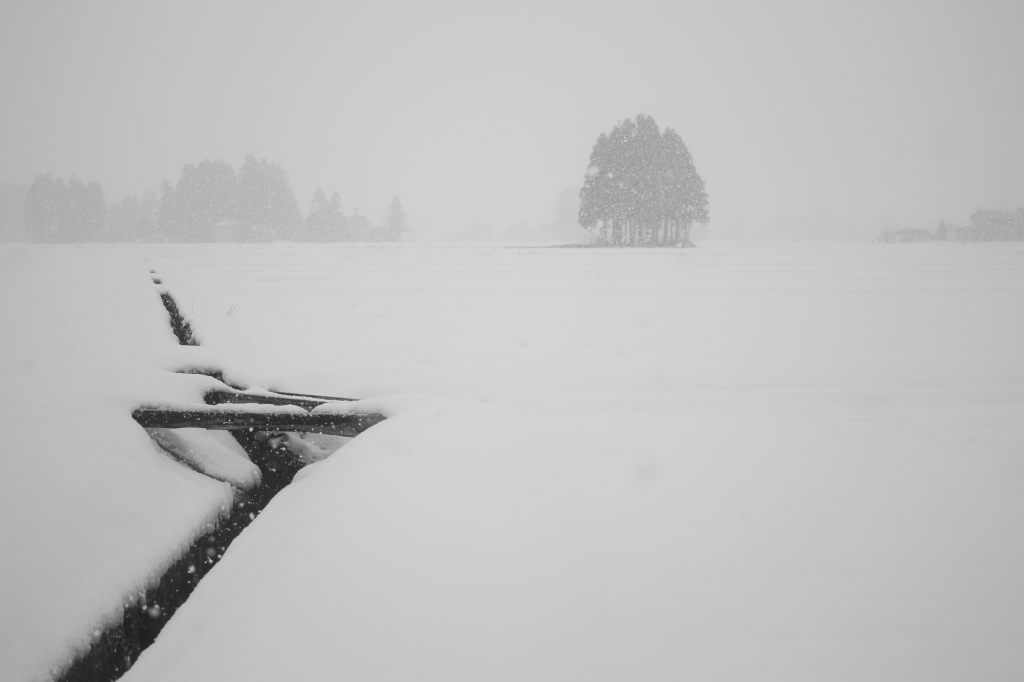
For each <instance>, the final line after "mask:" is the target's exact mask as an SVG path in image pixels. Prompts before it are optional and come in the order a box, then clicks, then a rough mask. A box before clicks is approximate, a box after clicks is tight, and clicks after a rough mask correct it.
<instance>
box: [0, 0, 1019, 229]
mask: <svg viewBox="0 0 1024 682" xmlns="http://www.w3.org/2000/svg"><path fill="white" fill-rule="evenodd" d="M1022 22H1024V4H1021V3H1019V2H1010V1H1004V2H987V3H978V2H929V3H925V2H910V1H907V0H903V1H901V2H885V3H882V2H869V3H864V2H861V3H850V4H848V5H847V6H846V7H835V6H830V7H823V6H821V5H819V4H817V3H810V2H795V1H788V2H780V3H774V4H772V5H770V6H769V5H763V4H760V3H721V2H714V3H712V2H697V3H669V2H665V3H658V2H642V3H630V4H629V5H628V6H626V5H621V4H610V3H609V4H606V5H597V4H594V3H582V2H579V3H558V4H557V5H554V6H552V5H551V4H550V3H540V2H523V3H515V4H508V5H481V4H479V3H468V2H466V3H430V4H422V3H396V2H377V3H369V2H367V3H344V4H343V5H336V4H334V3H326V2H321V3H288V4H287V5H285V4H272V3H224V2H218V3H206V2H204V3H195V2H182V3H174V4H172V5H151V4H147V5H143V4H137V5H136V4H126V3H113V2H83V3H64V2H38V3H28V2H12V3H5V4H4V5H3V7H0V64H2V66H0V92H2V93H3V98H4V101H5V106H4V107H2V108H0V149H3V154H0V182H6V183H19V184H25V185H27V184H28V183H29V182H31V180H32V178H33V177H34V176H35V175H36V174H38V173H46V172H50V173H53V174H54V175H59V176H62V177H68V176H70V175H71V174H74V175H77V176H78V177H79V178H82V179H84V180H86V181H91V180H95V181H98V182H99V183H101V184H102V186H103V188H104V190H105V192H106V194H107V199H108V201H115V200H118V199H120V198H121V197H122V196H123V195H125V194H141V193H142V192H144V191H147V190H155V189H157V188H158V187H159V186H160V183H161V182H162V181H164V180H172V181H173V180H174V179H176V178H177V177H178V175H179V174H180V172H181V168H182V166H183V165H184V164H186V163H197V162H199V161H201V160H203V159H206V158H211V159H220V158H223V159H225V160H226V161H227V162H228V163H230V164H232V165H235V166H238V165H239V164H241V163H242V160H243V159H244V157H245V155H246V154H247V153H252V154H254V155H256V156H257V157H260V158H262V157H267V158H269V159H271V160H273V161H276V162H278V163H280V164H281V166H282V167H284V168H285V169H287V170H288V172H289V173H290V175H291V180H292V185H293V187H294V189H295V193H296V197H297V199H298V202H299V204H300V206H301V207H302V209H303V211H305V210H307V209H308V207H309V203H310V198H311V197H312V195H313V192H314V190H315V189H316V188H317V187H318V186H322V187H323V188H324V189H325V190H326V191H327V194H328V196H330V193H331V192H333V191H335V190H337V191H338V192H339V193H340V196H341V202H342V207H343V210H344V211H345V212H346V213H352V212H353V211H354V210H355V209H357V208H358V209H360V211H361V212H362V213H363V214H366V215H368V216H370V218H371V219H373V220H375V221H376V220H379V219H380V218H381V216H382V215H383V214H384V211H385V209H386V207H387V205H388V202H389V201H390V200H391V199H392V197H393V196H394V195H395V194H398V195H399V196H401V197H402V201H403V204H404V206H405V207H406V210H407V212H408V214H409V220H410V227H412V229H414V230H415V231H416V232H417V234H418V235H419V236H420V238H428V239H429V238H433V237H445V236H451V235H453V234H455V233H458V232H460V231H463V230H465V229H466V228H469V227H472V226H481V225H483V226H490V227H491V228H493V229H494V230H504V229H508V228H510V227H514V226H517V225H522V224H523V223H524V221H528V222H529V224H530V225H531V226H537V225H540V224H542V223H544V221H545V220H548V219H549V218H550V212H551V210H552V208H553V206H554V204H555V201H556V198H557V197H558V196H559V194H560V193H562V192H563V191H564V190H566V189H569V188H578V187H579V186H580V185H581V184H582V180H583V172H584V170H585V169H586V165H587V158H588V155H589V153H590V150H591V147H592V146H593V144H594V141H595V139H596V137H597V135H598V134H599V133H601V132H605V131H607V130H608V129H610V128H611V126H612V125H613V124H615V123H616V122H617V121H619V120H622V119H625V118H628V117H631V116H635V115H636V114H637V113H639V112H644V113H648V114H651V115H653V116H655V117H656V118H657V120H658V122H659V123H660V124H661V125H663V126H670V127H672V128H674V129H675V130H676V131H678V132H679V134H680V135H681V137H682V138H683V140H685V142H686V144H687V145H688V146H689V149H690V151H691V153H692V154H693V158H694V161H695V163H696V166H697V168H698V169H699V171H700V173H701V175H702V177H704V179H705V180H706V182H707V188H708V195H709V199H710V207H711V225H710V230H709V231H708V234H709V235H710V236H723V237H728V236H748V237H760V236H765V235H769V234H775V235H796V236H804V237H813V236H823V237H837V236H838V237H849V236H859V237H873V236H875V235H876V234H877V233H878V232H879V230H881V229H886V228H890V227H899V226H913V225H924V226H928V227H932V228H934V226H935V224H936V223H937V222H938V220H939V219H941V218H945V219H947V220H951V221H954V222H956V221H964V220H966V219H967V218H968V217H969V216H970V215H971V214H972V213H973V212H974V211H975V210H977V209H981V208H1005V209H1016V208H1017V207H1019V206H1021V205H1024V126H1021V124H1020V121H1021V120H1024V88H1021V87H1020V85H1019V84H1020V83H1021V82H1024V44H1022V43H1021V41H1020V39H1019V27H1020V26H1021V25H1022Z"/></svg>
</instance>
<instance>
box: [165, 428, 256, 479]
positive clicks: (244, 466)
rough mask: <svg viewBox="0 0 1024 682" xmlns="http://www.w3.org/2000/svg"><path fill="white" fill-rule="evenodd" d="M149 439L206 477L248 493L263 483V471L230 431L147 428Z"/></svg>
mask: <svg viewBox="0 0 1024 682" xmlns="http://www.w3.org/2000/svg"><path fill="white" fill-rule="evenodd" d="M146 431H147V432H148V433H149V437H150V438H152V439H153V440H154V441H155V442H156V443H157V444H158V445H159V446H160V447H162V448H163V449H165V450H167V451H168V452H170V453H171V454H172V455H174V456H176V457H179V458H181V459H182V460H184V461H186V462H188V463H189V464H190V465H192V466H194V467H195V468H196V469H198V470H199V471H201V472H203V473H204V474H206V475H207V476H212V477H213V478H216V479H217V480H219V481H224V482H225V483H230V484H231V485H233V486H235V487H237V488H241V489H242V490H248V489H250V488H253V487H255V486H258V485H259V484H260V470H259V467H257V466H256V465H255V464H253V463H252V462H251V461H250V460H249V455H247V454H246V452H245V450H243V449H242V446H240V445H239V444H238V441H236V440H235V439H234V438H233V437H232V436H231V434H230V433H228V432H227V431H208V430H206V429H146Z"/></svg>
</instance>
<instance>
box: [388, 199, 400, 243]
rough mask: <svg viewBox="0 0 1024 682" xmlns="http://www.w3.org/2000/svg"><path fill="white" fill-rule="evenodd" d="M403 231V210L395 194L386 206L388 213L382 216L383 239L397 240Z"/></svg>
mask: <svg viewBox="0 0 1024 682" xmlns="http://www.w3.org/2000/svg"><path fill="white" fill-rule="evenodd" d="M403 232H405V211H404V210H403V209H402V202H401V201H399V200H398V197H397V196H396V197H395V198H394V199H392V200H391V205H390V206H389V207H388V214H387V216H386V217H385V218H384V239H385V240H390V241H398V240H400V239H401V238H402V233H403Z"/></svg>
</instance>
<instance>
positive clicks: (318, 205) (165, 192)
mask: <svg viewBox="0 0 1024 682" xmlns="http://www.w3.org/2000/svg"><path fill="white" fill-rule="evenodd" d="M24 224H25V228H26V230H27V232H28V236H29V238H30V239H31V240H32V241H36V242H96V241H112V242H130V241H135V242H150V241H169V242H212V241H246V242H265V241H310V242H335V241H394V240H400V239H402V238H403V235H404V234H405V233H406V231H407V228H406V222H405V212H404V210H403V209H402V205H401V202H400V201H399V199H398V197H395V198H394V199H393V200H392V202H391V205H390V206H389V207H388V210H387V214H386V216H385V218H384V223H383V225H379V226H376V225H373V224H372V223H370V221H369V220H367V219H366V218H365V217H363V216H361V215H359V214H358V213H356V214H355V215H352V216H346V215H344V214H343V213H342V211H341V198H340V197H339V195H338V193H337V192H335V193H334V194H333V195H332V197H331V199H330V200H328V199H327V197H326V195H325V193H324V191H323V189H320V188H317V190H316V192H314V194H313V200H312V204H311V205H310V208H309V212H308V213H307V215H306V216H305V217H303V215H302V211H301V210H300V208H299V204H298V202H297V201H296V199H295V194H294V192H293V191H292V188H291V183H290V180H289V178H288V173H287V172H285V170H284V169H283V168H281V167H280V166H279V165H278V164H276V163H272V162H269V161H267V160H266V159H257V158H256V157H255V156H252V155H251V154H250V155H247V156H246V157H245V161H244V162H243V163H242V165H241V167H240V168H239V169H238V171H237V172H236V171H235V169H234V168H232V167H231V165H229V164H228V163H226V162H225V161H211V160H209V159H207V160H205V161H203V162H201V163H199V164H195V165H193V164H188V165H186V166H185V167H184V168H183V169H182V171H181V177H180V178H179V179H178V181H177V183H174V184H172V183H171V182H169V181H165V182H164V183H163V185H162V186H161V188H160V195H159V197H157V195H156V193H155V192H146V193H145V194H144V195H143V196H142V198H141V199H140V198H138V197H135V196H130V197H125V198H123V199H122V200H121V201H118V202H115V203H113V204H110V205H109V206H108V205H107V204H106V200H105V198H104V195H103V190H102V189H101V188H100V186H99V184H98V183H96V182H91V183H89V184H88V185H86V184H84V183H83V182H81V181H79V180H77V179H76V178H75V177H74V176H72V178H71V179H70V180H69V181H68V183H67V184H65V183H64V181H63V180H62V179H61V178H57V179H54V178H52V177H51V176H50V175H49V174H46V175H39V176H37V177H36V179H35V180H34V181H33V183H32V185H31V186H30V187H29V188H28V192H27V193H26V194H25V208H24Z"/></svg>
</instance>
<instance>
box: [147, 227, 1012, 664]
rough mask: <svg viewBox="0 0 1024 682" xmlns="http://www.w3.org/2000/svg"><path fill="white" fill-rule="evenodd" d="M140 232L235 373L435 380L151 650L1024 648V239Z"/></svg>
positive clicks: (567, 659)
mask: <svg viewBox="0 0 1024 682" xmlns="http://www.w3.org/2000/svg"><path fill="white" fill-rule="evenodd" d="M147 252H148V253H150V254H151V257H152V260H153V262H154V263H157V264H158V267H159V269H160V271H161V273H162V274H164V275H165V276H166V278H167V280H168V283H169V285H170V287H171V289H172V291H173V292H174V293H175V294H176V296H177V297H178V299H179V303H180V304H181V307H182V309H183V310H184V311H185V312H186V314H187V315H190V316H191V317H192V318H193V320H194V322H195V324H196V326H197V329H198V332H199V335H200V338H201V339H202V341H203V343H204V349H205V351H204V352H209V353H210V354H211V356H213V357H216V356H219V357H220V358H222V360H223V361H224V362H225V363H227V364H228V365H229V366H230V367H231V368H233V372H234V373H235V375H236V376H238V377H246V376H248V377H249V378H254V379H257V380H259V381H261V382H263V383H265V384H268V385H270V386H271V387H275V388H280V389H284V390H302V391H310V392H323V393H329V394H341V395H345V394H349V395H352V396H356V397H366V398H375V397H380V396H387V395H389V394H401V393H421V394H431V395H432V396H434V397H431V395H425V396H420V397H415V396H410V397H407V398H403V399H397V400H395V399H385V400H384V405H385V406H387V408H388V409H389V410H391V411H392V412H393V413H395V414H396V415H397V416H395V417H394V418H392V419H391V420H389V421H387V422H384V423H383V424H380V425H378V426H376V427H374V428H373V429H371V430H369V431H368V432H366V433H365V434H363V435H362V436H360V437H359V438H357V439H356V440H355V441H354V442H353V443H352V444H351V445H349V446H348V447H346V448H345V449H343V450H342V451H340V452H339V453H337V454H336V455H334V456H333V457H331V458H330V459H328V460H326V461H324V462H322V463H320V464H317V465H314V466H313V467H311V468H309V469H307V470H306V471H305V472H304V473H303V474H302V475H300V479H299V480H298V481H296V483H294V484H293V485H292V486H290V487H289V488H287V489H285V491H284V492H282V493H281V494H280V495H279V496H278V497H277V498H276V499H275V500H274V501H273V502H272V503H271V505H270V506H269V507H268V508H267V509H266V511H265V512H264V513H263V514H262V515H261V516H260V517H259V519H257V520H256V522H255V523H254V524H253V525H252V526H251V527H250V528H249V529H248V530H246V531H245V533H243V534H242V536H240V538H239V539H238V540H237V541H236V542H235V543H234V544H233V545H232V547H231V548H230V549H229V551H228V552H227V554H226V555H225V557H224V559H223V561H222V562H221V563H220V564H219V565H218V566H217V567H216V568H215V569H214V570H213V571H212V572H211V573H210V575H209V576H208V577H207V578H206V579H205V580H204V581H203V582H202V583H201V585H200V586H199V588H198V589H197V591H196V593H195V594H194V595H193V597H192V599H191V600H190V601H189V602H188V603H186V605H185V606H184V607H183V608H182V609H181V610H180V611H179V613H178V615H177V616H176V617H175V618H174V619H173V620H172V621H171V623H170V624H169V626H168V627H167V629H166V630H165V631H164V633H163V634H162V635H161V637H160V639H159V640H158V641H157V643H156V644H155V645H154V646H153V647H152V648H151V649H149V650H148V651H147V652H146V653H144V654H143V656H142V658H141V659H140V661H139V663H138V664H137V665H136V667H135V668H134V669H133V670H132V671H130V672H129V675H128V677H127V679H129V680H147V681H148V680H224V679H246V680H280V679H302V680H336V679H358V680H408V679H416V680H479V679H492V680H526V679H529V680H588V681H589V680H613V679H643V680H677V679H715V680H750V679H757V680H786V681H793V680H822V679H827V680H947V679H948V680H962V679H979V680H980V679H984V680H1018V679H1021V678H1022V677H1024V648H1022V647H1021V646H1020V642H1021V641H1024V586H1022V581H1021V580H1020V576H1021V575H1024V461H1022V458H1024V354H1022V353H1021V352H1020V348H1021V341H1022V338H1024V312H1022V311H1024V253H1022V250H1021V248H1020V247H1019V246H1018V245H1006V244H994V245H970V246H960V245H956V244H935V245H863V246H832V247H823V246H806V245H790V246H785V247H779V246H776V247H764V248H754V247H742V248H740V247H722V246H718V247H710V248H704V249H698V250H692V251H686V252H678V251H639V250H637V251H598V250H521V249H509V250H502V249H497V248H474V249H466V248H464V249H456V248H424V247H372V246H367V247H358V246H289V245H280V246H237V245H231V246H214V247H205V246H204V247H174V246H164V247H147ZM372 402H374V401H371V403H372Z"/></svg>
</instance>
